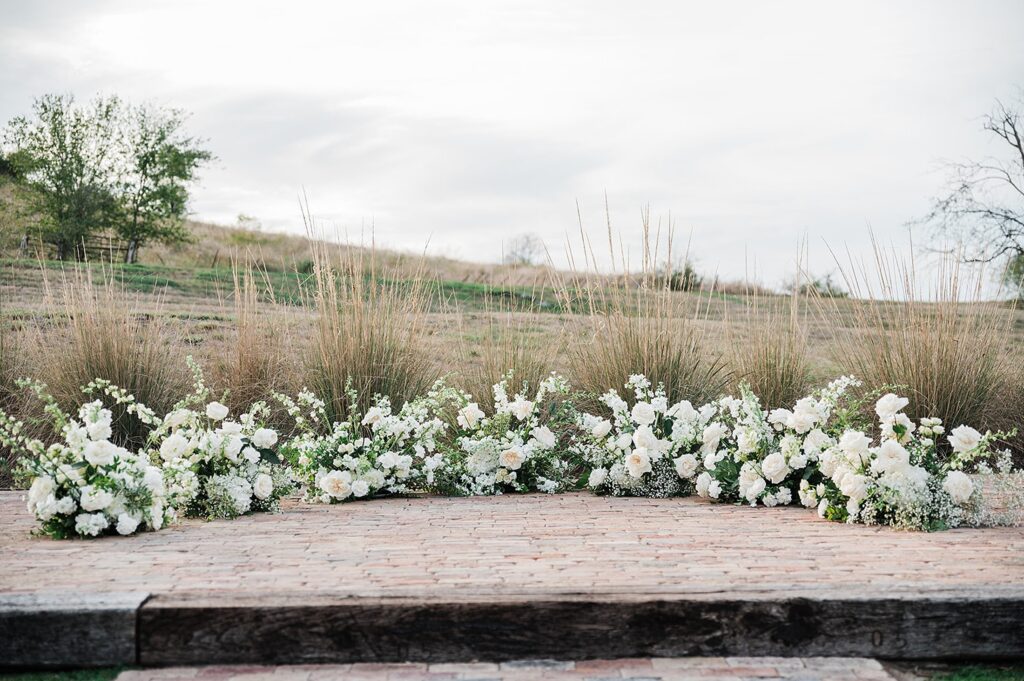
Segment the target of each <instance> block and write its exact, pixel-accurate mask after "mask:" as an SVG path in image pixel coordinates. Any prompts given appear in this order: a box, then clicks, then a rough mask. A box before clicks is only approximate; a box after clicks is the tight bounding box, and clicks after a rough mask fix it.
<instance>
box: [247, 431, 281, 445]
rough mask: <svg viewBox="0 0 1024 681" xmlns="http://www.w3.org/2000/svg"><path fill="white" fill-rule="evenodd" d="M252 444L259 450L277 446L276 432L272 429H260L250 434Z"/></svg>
mask: <svg viewBox="0 0 1024 681" xmlns="http://www.w3.org/2000/svg"><path fill="white" fill-rule="evenodd" d="M252 443H253V444H254V445H256V446H257V447H258V448H260V449H270V448H271V447H273V446H274V445H276V444H277V431H276V430H274V429H273V428H260V429H259V430H257V431H256V432H255V433H253V434H252Z"/></svg>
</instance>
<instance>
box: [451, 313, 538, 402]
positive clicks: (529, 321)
mask: <svg viewBox="0 0 1024 681" xmlns="http://www.w3.org/2000/svg"><path fill="white" fill-rule="evenodd" d="M532 298H534V296H531V299H532ZM487 300H488V304H487V310H486V312H485V314H486V315H487V320H486V325H485V328H484V329H483V331H481V332H480V335H479V336H474V337H472V338H467V337H466V336H465V334H463V342H462V343H461V345H460V347H459V353H458V357H459V364H460V369H461V371H460V373H459V381H458V383H459V386H460V387H461V388H462V389H463V390H465V391H466V392H468V393H469V394H471V395H472V396H473V398H474V399H475V400H476V402H477V404H478V405H479V406H480V407H481V408H483V409H484V410H485V411H487V412H492V411H494V408H495V405H494V391H493V387H494V386H495V385H497V384H499V383H501V382H502V381H506V382H507V383H510V385H509V386H508V387H509V388H510V389H511V390H512V391H513V393H518V392H520V391H521V390H523V389H524V388H528V389H530V390H536V389H537V387H538V386H539V385H540V384H541V382H542V381H543V380H544V379H546V378H547V377H548V376H550V375H551V372H552V370H553V369H554V368H555V367H554V366H553V359H554V358H555V357H556V356H557V352H558V350H557V347H558V346H557V344H556V341H555V340H553V339H550V338H547V337H545V336H544V335H542V334H537V333H534V331H533V330H532V328H531V327H532V325H533V324H534V323H535V322H536V319H535V317H534V315H533V314H532V309H531V310H528V311H517V310H516V306H515V304H514V303H512V302H509V301H508V300H507V299H505V298H500V299H499V302H497V303H494V302H492V301H493V299H492V298H490V297H488V298H487ZM509 375H511V380H508V377H509Z"/></svg>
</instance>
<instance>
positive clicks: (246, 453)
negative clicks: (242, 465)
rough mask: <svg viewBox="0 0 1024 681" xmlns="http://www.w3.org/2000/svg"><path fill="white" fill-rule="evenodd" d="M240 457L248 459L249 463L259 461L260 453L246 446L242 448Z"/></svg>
mask: <svg viewBox="0 0 1024 681" xmlns="http://www.w3.org/2000/svg"><path fill="white" fill-rule="evenodd" d="M242 458H243V459H245V460H246V461H248V462H249V463H259V461H260V453H259V452H258V451H256V450H255V449H253V448H252V447H246V448H245V449H243V450H242Z"/></svg>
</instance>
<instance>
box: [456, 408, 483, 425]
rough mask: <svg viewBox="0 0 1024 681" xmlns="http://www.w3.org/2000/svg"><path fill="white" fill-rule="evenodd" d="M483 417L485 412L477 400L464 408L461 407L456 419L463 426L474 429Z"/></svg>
mask: <svg viewBox="0 0 1024 681" xmlns="http://www.w3.org/2000/svg"><path fill="white" fill-rule="evenodd" d="M483 417H484V412H483V411H482V410H481V409H480V406H479V405H478V404H477V403H476V402H470V403H469V404H467V405H466V406H465V407H463V408H462V409H459V413H458V417H457V418H456V420H457V421H458V423H459V425H460V426H461V427H463V428H467V429H472V428H476V424H478V423H479V422H480V419H482V418H483Z"/></svg>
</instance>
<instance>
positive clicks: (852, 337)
mask: <svg viewBox="0 0 1024 681" xmlns="http://www.w3.org/2000/svg"><path fill="white" fill-rule="evenodd" d="M841 272H842V276H843V278H844V280H845V283H846V286H847V288H848V290H849V291H850V292H851V294H852V295H853V296H854V297H855V298H857V299H858V300H852V301H836V300H834V299H828V298H821V297H818V298H816V303H817V306H818V308H819V310H820V311H821V312H822V313H823V315H824V317H825V319H826V320H827V322H828V324H829V326H830V328H831V331H832V335H833V340H834V348H835V361H836V363H837V364H838V365H839V366H841V367H842V368H843V369H844V370H845V371H847V372H849V373H853V374H854V375H856V376H857V377H859V378H861V379H862V380H864V381H865V383H866V384H867V386H868V387H871V388H878V387H882V386H887V385H889V386H903V388H902V391H903V392H904V393H906V396H907V397H908V398H909V399H910V406H909V408H908V410H907V411H908V414H909V415H910V416H911V417H912V418H921V417H924V416H937V417H939V418H941V419H942V420H943V421H944V422H945V423H946V425H947V428H953V427H955V426H957V425H960V424H962V423H966V424H971V425H973V426H975V427H977V428H982V429H984V428H992V429H1000V428H1007V427H1012V426H1014V425H1017V424H1018V423H1019V420H1018V419H1019V418H1020V416H1021V415H1022V414H1024V406H1022V399H1024V391H1021V390H1020V389H1019V388H1015V386H1014V383H1015V378H1014V377H1015V376H1018V375H1019V369H1018V368H1017V367H1016V366H1015V362H1014V358H1013V357H1012V356H1011V352H1012V351H1013V349H1014V344H1015V341H1014V338H1013V335H1012V323H1013V312H1014V311H1013V309H1012V308H1010V307H1007V306H1006V305H1004V304H1002V303H999V302H994V301H992V300H991V299H990V298H987V297H986V296H985V295H984V293H985V291H984V284H985V282H986V281H987V279H986V276H985V273H984V272H981V271H977V270H972V271H968V270H965V269H964V268H962V267H961V265H960V264H959V263H958V261H957V260H956V258H955V257H953V256H946V257H943V258H942V259H941V262H939V263H938V266H937V267H936V268H935V270H934V271H933V272H932V273H931V274H930V275H929V276H928V277H927V278H926V279H921V278H919V277H918V275H917V270H916V267H915V263H914V260H913V258H910V259H901V258H899V257H897V256H896V255H893V254H888V253H886V252H885V251H883V250H882V249H881V248H880V247H878V245H877V244H876V246H875V257H874V261H873V262H872V263H869V264H866V265H861V266H860V267H857V266H854V265H853V264H852V263H851V264H848V265H846V266H843V267H841ZM1015 393H1016V395H1015Z"/></svg>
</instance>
